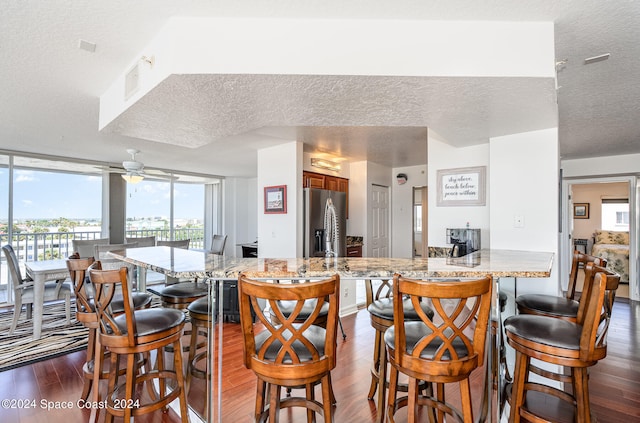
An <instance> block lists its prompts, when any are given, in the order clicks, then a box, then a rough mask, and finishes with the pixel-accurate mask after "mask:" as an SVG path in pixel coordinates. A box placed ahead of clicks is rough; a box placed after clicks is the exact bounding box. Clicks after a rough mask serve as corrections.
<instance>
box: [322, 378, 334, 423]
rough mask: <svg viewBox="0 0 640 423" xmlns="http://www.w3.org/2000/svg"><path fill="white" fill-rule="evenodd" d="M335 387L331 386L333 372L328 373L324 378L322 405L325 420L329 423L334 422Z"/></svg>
mask: <svg viewBox="0 0 640 423" xmlns="http://www.w3.org/2000/svg"><path fill="white" fill-rule="evenodd" d="M331 397H333V388H332V386H331V374H327V375H326V376H325V377H323V378H322V405H323V414H324V416H323V417H324V421H325V422H327V423H332V422H333V404H334V403H333V401H332V400H331Z"/></svg>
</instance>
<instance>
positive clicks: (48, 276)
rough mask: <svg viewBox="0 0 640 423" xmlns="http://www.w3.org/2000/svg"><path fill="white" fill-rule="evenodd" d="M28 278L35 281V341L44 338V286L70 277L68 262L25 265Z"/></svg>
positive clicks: (42, 261) (38, 262)
mask: <svg viewBox="0 0 640 423" xmlns="http://www.w3.org/2000/svg"><path fill="white" fill-rule="evenodd" d="M24 268H25V272H26V274H27V276H29V277H30V278H31V279H33V339H40V336H42V315H43V308H44V285H45V283H46V282H48V281H60V280H65V279H66V278H68V277H69V270H68V269H67V261H66V260H62V259H57V260H40V261H31V262H26V263H25V264H24Z"/></svg>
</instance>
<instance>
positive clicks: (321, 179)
mask: <svg viewBox="0 0 640 423" xmlns="http://www.w3.org/2000/svg"><path fill="white" fill-rule="evenodd" d="M302 187H303V188H320V189H328V190H331V191H340V192H344V193H346V194H347V218H348V217H349V180H348V179H346V178H340V177H338V176H331V175H323V174H322V173H315V172H308V171H306V170H305V171H303V172H302Z"/></svg>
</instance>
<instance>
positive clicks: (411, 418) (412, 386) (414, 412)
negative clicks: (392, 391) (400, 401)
mask: <svg viewBox="0 0 640 423" xmlns="http://www.w3.org/2000/svg"><path fill="white" fill-rule="evenodd" d="M407 421H408V422H409V423H416V422H417V421H418V381H417V380H416V379H415V378H412V377H410V378H409V382H408V389H407Z"/></svg>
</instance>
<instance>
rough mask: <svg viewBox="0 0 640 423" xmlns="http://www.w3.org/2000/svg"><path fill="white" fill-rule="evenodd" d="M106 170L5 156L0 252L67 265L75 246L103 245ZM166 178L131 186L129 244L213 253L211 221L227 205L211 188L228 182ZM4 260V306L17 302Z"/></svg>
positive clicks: (0, 171)
mask: <svg viewBox="0 0 640 423" xmlns="http://www.w3.org/2000/svg"><path fill="white" fill-rule="evenodd" d="M106 167H108V164H106V163H105V164H102V163H91V162H82V161H76V160H75V159H65V158H55V157H54V158H52V157H48V156H40V155H30V154H18V153H15V154H13V153H11V152H9V153H5V154H0V244H2V245H4V244H7V243H10V244H11V245H12V246H13V247H14V249H15V250H16V253H17V255H18V258H19V261H20V262H25V261H36V260H45V259H51V258H65V257H67V256H68V255H69V254H71V252H72V251H71V250H72V240H73V239H74V238H78V237H79V238H82V239H91V238H100V237H102V233H104V230H103V228H102V221H103V216H102V210H103V207H102V205H103V197H104V196H105V195H106V194H107V193H103V183H102V180H103V176H104V169H105V168H106ZM163 174H166V175H168V177H166V178H164V177H153V176H149V177H147V178H145V179H144V180H143V181H142V182H140V183H139V184H135V185H133V184H128V186H127V204H126V216H127V226H126V229H127V236H130V235H133V236H146V234H145V231H151V232H153V231H158V236H159V238H161V239H186V238H189V239H191V240H192V243H191V247H192V248H205V247H206V242H205V240H206V239H208V238H207V237H209V238H210V237H211V235H212V234H213V233H217V230H218V226H215V225H212V224H211V220H212V219H211V218H210V216H218V217H219V216H220V198H219V196H218V195H211V194H210V193H211V192H213V191H212V190H211V189H208V188H207V187H209V188H210V187H211V186H219V185H220V182H221V179H220V178H218V177H208V176H202V175H182V174H172V173H170V172H163ZM215 192H217V191H215ZM207 193H209V194H207ZM205 216H209V223H208V225H207V224H205ZM10 222H12V224H11V225H10ZM205 227H207V233H208V235H205ZM137 231H140V232H137ZM149 235H156V234H155V233H149ZM0 260H1V261H2V263H0V304H2V303H4V302H7V301H9V302H11V295H10V293H8V292H7V287H8V281H9V278H8V275H7V266H6V263H5V259H4V256H3V255H2V254H0Z"/></svg>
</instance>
